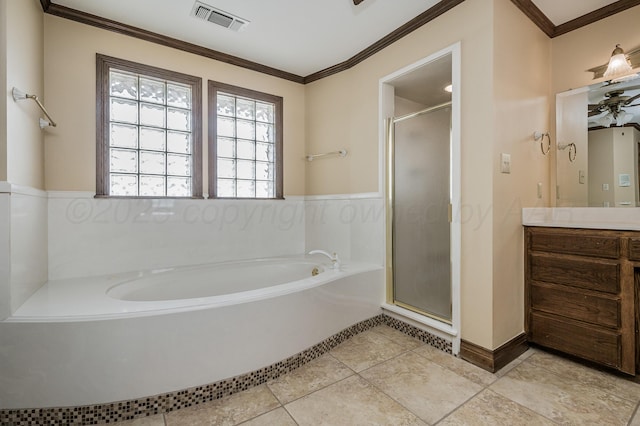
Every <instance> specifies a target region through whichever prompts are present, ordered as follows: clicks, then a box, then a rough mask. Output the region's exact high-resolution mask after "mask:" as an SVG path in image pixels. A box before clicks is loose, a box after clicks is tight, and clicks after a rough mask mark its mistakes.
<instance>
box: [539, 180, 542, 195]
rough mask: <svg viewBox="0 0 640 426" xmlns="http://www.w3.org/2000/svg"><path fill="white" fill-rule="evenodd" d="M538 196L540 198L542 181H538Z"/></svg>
mask: <svg viewBox="0 0 640 426" xmlns="http://www.w3.org/2000/svg"><path fill="white" fill-rule="evenodd" d="M538 198H542V182H538Z"/></svg>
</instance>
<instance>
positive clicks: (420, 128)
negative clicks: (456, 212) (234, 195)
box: [391, 106, 452, 323]
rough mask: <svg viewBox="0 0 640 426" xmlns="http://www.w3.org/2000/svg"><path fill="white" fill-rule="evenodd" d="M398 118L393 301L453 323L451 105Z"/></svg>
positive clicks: (394, 161)
mask: <svg viewBox="0 0 640 426" xmlns="http://www.w3.org/2000/svg"><path fill="white" fill-rule="evenodd" d="M425 111H427V112H421V113H419V114H415V115H414V116H411V117H408V116H405V117H404V118H397V119H395V120H394V124H393V126H394V129H393V131H392V134H393V137H392V142H391V143H392V144H393V145H392V150H393V166H392V169H393V176H392V182H393V184H392V187H393V199H392V208H393V221H392V255H393V299H394V303H395V304H396V305H399V306H402V307H405V308H407V309H411V310H414V311H417V312H419V313H421V314H425V315H428V316H431V317H434V318H436V319H438V320H441V321H444V322H446V323H451V319H452V312H451V311H452V307H451V300H452V299H451V297H452V296H451V227H450V214H451V213H450V200H451V108H450V107H446V106H445V107H441V108H437V109H435V110H431V111H430V110H429V109H427V110H425Z"/></svg>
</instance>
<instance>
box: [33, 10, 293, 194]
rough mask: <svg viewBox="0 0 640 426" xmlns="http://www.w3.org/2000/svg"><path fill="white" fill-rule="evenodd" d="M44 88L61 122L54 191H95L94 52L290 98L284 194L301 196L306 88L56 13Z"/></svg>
mask: <svg viewBox="0 0 640 426" xmlns="http://www.w3.org/2000/svg"><path fill="white" fill-rule="evenodd" d="M44 31H45V35H46V37H45V55H44V58H45V71H46V76H45V87H46V96H47V99H48V107H49V108H50V110H51V111H52V114H53V112H55V113H56V115H55V117H54V118H56V119H57V120H58V123H59V125H58V128H56V129H55V131H50V132H47V136H46V140H45V143H46V162H45V163H46V167H45V181H46V188H47V189H48V190H74V191H95V180H96V175H95V173H96V172H95V134H96V130H95V93H96V88H95V78H96V71H95V61H96V60H95V55H96V53H101V54H105V55H109V56H115V57H118V58H122V59H126V60H130V61H134V62H140V63H144V64H147V65H152V66H156V67H162V68H165V69H169V70H173V71H178V72H182V73H186V74H191V75H195V76H198V77H201V78H202V80H203V86H204V87H203V96H204V103H205V105H206V93H207V91H206V87H207V80H209V79H210V80H216V81H220V82H224V83H228V84H233V85H238V86H242V87H246V88H249V89H253V90H258V91H261V92H266V93H270V94H273V95H277V96H282V97H283V98H284V193H285V195H302V194H304V188H305V182H304V181H305V175H304V168H305V163H304V154H305V149H304V137H305V130H304V129H305V116H304V109H305V105H304V98H305V92H304V86H303V85H301V84H297V83H293V82H289V81H286V80H283V79H279V78H275V77H271V76H268V75H266V74H262V73H258V72H254V71H249V70H246V69H243V68H238V67H235V66H232V65H228V64H225V63H222V62H217V61H213V60H211V59H207V58H204V57H201V56H197V55H193V54H189V53H185V52H182V51H178V50H175V49H171V48H168V47H164V46H160V45H158V44H153V43H148V42H145V41H142V40H138V39H134V38H130V37H127V36H123V35H120V34H116V33H114V32H110V31H105V30H101V29H98V28H94V27H90V26H87V25H83V24H79V23H76V22H73V21H70V20H66V19H62V18H58V17H55V16H52V15H45V17H44ZM206 113H207V108H206V107H204V106H203V117H202V119H203V144H204V150H203V151H204V153H203V163H204V166H205V167H204V171H205V174H204V177H203V178H204V190H205V193H206V190H207V184H206V182H207V172H206V170H207V167H206V166H207V152H208V150H207V137H206V136H207V131H208V130H207V129H208V126H207V120H206Z"/></svg>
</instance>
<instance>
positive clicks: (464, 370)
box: [414, 345, 498, 386]
mask: <svg viewBox="0 0 640 426" xmlns="http://www.w3.org/2000/svg"><path fill="white" fill-rule="evenodd" d="M414 352H415V353H417V354H418V355H420V356H423V357H425V358H427V359H428V360H430V361H433V362H435V363H436V364H439V365H441V366H443V367H445V368H448V369H449V370H451V371H453V372H454V373H457V374H459V375H461V376H462V377H465V378H467V379H469V380H471V381H472V382H474V383H477V384H479V385H482V386H488V385H490V384H491V383H493V382H495V381H496V380H497V379H498V377H497V376H496V375H494V374H491V373H489V372H488V371H486V370H483V369H482V368H480V367H476V366H475V365H473V364H471V363H470V362H467V361H465V360H463V359H461V358H456V357H455V356H453V355H451V354H448V353H446V352H444V351H441V350H439V349H436V348H434V347H433V346H429V345H424V346H421V347H419V348H418V349H415V350H414Z"/></svg>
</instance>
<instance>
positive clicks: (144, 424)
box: [118, 414, 164, 426]
mask: <svg viewBox="0 0 640 426" xmlns="http://www.w3.org/2000/svg"><path fill="white" fill-rule="evenodd" d="M118 426H164V417H163V416H162V414H156V415H155V416H149V417H141V418H139V419H134V420H126V421H124V422H119V423H118Z"/></svg>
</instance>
